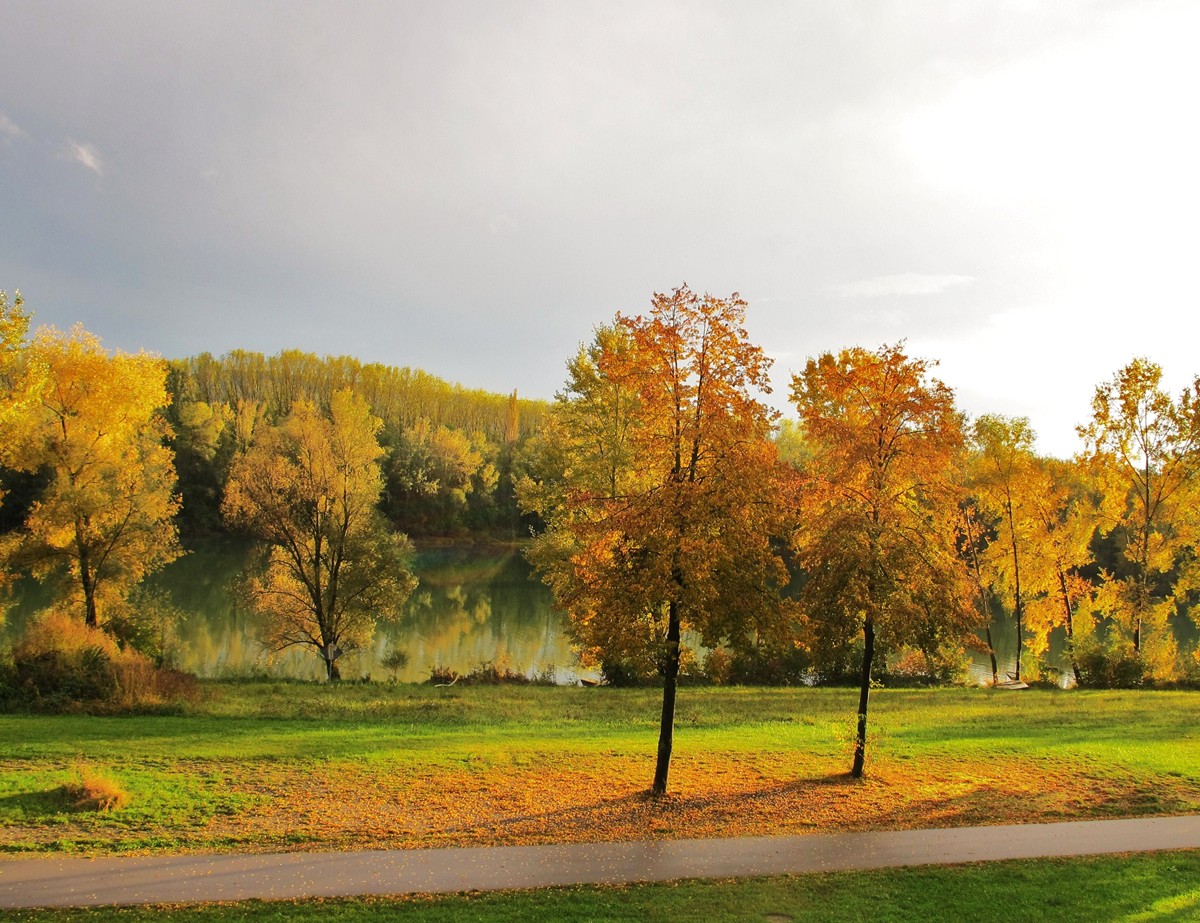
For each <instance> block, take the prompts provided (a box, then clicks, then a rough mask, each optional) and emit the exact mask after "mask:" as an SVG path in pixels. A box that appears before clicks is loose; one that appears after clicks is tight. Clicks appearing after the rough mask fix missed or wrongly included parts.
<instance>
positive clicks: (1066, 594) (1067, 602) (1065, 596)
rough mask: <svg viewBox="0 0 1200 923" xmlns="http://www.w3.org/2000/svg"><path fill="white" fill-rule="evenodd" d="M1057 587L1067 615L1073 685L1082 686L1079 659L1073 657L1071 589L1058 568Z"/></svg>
mask: <svg viewBox="0 0 1200 923" xmlns="http://www.w3.org/2000/svg"><path fill="white" fill-rule="evenodd" d="M1058 588H1059V591H1060V592H1061V593H1062V601H1063V610H1064V611H1065V612H1066V615H1067V656H1069V657H1070V658H1071V672H1072V673H1073V674H1075V686H1076V687H1079V686H1082V685H1083V683H1082V682H1081V681H1080V679H1079V661H1078V660H1077V659H1076V658H1075V613H1074V612H1073V611H1072V609H1071V591H1070V590H1069V589H1068V588H1067V575H1066V574H1065V573H1063V570H1062V568H1061V567H1060V568H1059V569H1058Z"/></svg>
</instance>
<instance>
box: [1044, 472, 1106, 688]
mask: <svg viewBox="0 0 1200 923" xmlns="http://www.w3.org/2000/svg"><path fill="white" fill-rule="evenodd" d="M1098 500H1099V498H1098V497H1097V496H1096V495H1095V494H1094V493H1093V492H1092V490H1091V489H1090V485H1089V483H1088V480H1087V478H1086V476H1085V471H1084V469H1083V468H1082V467H1081V466H1080V465H1079V464H1077V463H1076V462H1068V461H1057V460H1054V459H1039V460H1038V464H1037V475H1036V480H1035V482H1034V483H1033V484H1032V485H1031V489H1030V492H1029V507H1030V510H1031V512H1032V517H1033V528H1032V530H1031V532H1030V535H1029V538H1030V543H1031V551H1032V553H1031V554H1030V556H1029V566H1028V568H1027V570H1026V576H1027V581H1026V586H1027V587H1028V589H1029V593H1030V595H1029V599H1028V603H1027V608H1026V612H1027V614H1028V622H1029V629H1030V650H1031V651H1033V652H1034V653H1035V654H1040V653H1043V652H1045V651H1046V650H1048V648H1049V636H1050V632H1051V631H1052V630H1053V629H1055V628H1059V627H1061V628H1062V629H1063V630H1064V631H1065V633H1066V636H1067V657H1068V659H1069V660H1070V664H1071V672H1072V674H1073V675H1074V677H1075V683H1076V685H1080V684H1081V682H1082V677H1081V675H1080V671H1079V658H1078V645H1079V642H1080V640H1081V639H1088V640H1090V636H1091V633H1092V630H1093V629H1094V627H1095V626H1094V624H1093V619H1092V612H1091V608H1092V606H1091V600H1092V595H1093V587H1092V584H1091V583H1090V582H1089V581H1088V580H1087V579H1086V578H1085V577H1084V576H1083V570H1084V568H1086V567H1088V566H1089V565H1090V564H1091V563H1092V551H1091V543H1092V537H1093V535H1095V532H1096V528H1097V526H1098V525H1099V524H1100V510H1099V503H1098Z"/></svg>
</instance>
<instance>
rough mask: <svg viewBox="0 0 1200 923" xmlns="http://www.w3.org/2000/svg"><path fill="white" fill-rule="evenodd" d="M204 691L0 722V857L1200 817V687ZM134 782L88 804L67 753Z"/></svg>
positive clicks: (214, 686)
mask: <svg viewBox="0 0 1200 923" xmlns="http://www.w3.org/2000/svg"><path fill="white" fill-rule="evenodd" d="M855 703H856V692H854V691H853V690H845V689H760V688H712V687H704V688H685V689H683V690H681V693H680V698H679V707H678V711H677V731H676V749H675V759H674V762H673V764H672V776H671V783H670V786H669V791H670V793H671V794H670V796H669V797H668V798H666V799H661V800H657V801H655V800H651V799H648V798H647V797H646V796H645V794H644V792H645V790H646V789H647V788H648V787H649V782H650V778H651V775H652V771H653V754H654V748H655V743H656V737H657V716H658V705H659V693H658V692H657V691H655V690H621V689H606V688H601V689H583V688H578V687H569V688H556V687H516V686H501V687H462V686H459V687H454V688H449V689H436V688H432V687H429V686H405V685H396V686H393V685H385V684H376V685H349V684H347V685H340V686H327V685H321V684H306V683H292V682H261V683H210V684H206V685H205V695H204V697H203V699H202V700H201V701H200V702H198V703H196V704H194V705H190V706H187V707H186V708H185V710H184V712H183V713H182V714H178V715H157V716H154V715H150V716H132V717H91V716H84V715H74V716H37V715H4V716H0V740H3V742H4V743H3V749H2V750H0V850H2V851H8V852H28V851H56V850H62V851H72V852H85V853H95V852H121V851H131V850H164V849H173V850H193V849H198V850H210V849H235V848H236V849H259V850H263V849H279V848H354V847H364V846H398V847H422V846H446V845H484V844H487V843H526V842H564V841H572V840H586V839H608V840H619V839H631V838H645V837H680V836H715V835H746V834H770V833H803V832H820V831H836V830H859V829H889V828H891V829H894V828H901V827H912V826H948V825H962V824H976V823H1012V822H1021V821H1034V820H1039V821H1044V820H1060V819H1061V820H1065V819H1079V818H1088V817H1117V816H1136V815H1146V814H1162V813H1193V812H1196V811H1198V810H1200V722H1198V721H1197V705H1198V704H1200V695H1198V694H1197V693H1189V692H1091V691H1071V692H1064V691H1052V690H1027V691H1023V692H995V691H989V690H982V689H934V690H881V691H879V692H877V693H875V694H874V696H873V699H872V709H873V718H872V728H873V731H874V735H873V739H872V741H871V745H870V750H869V752H868V764H867V772H868V777H867V778H866V779H865V780H863V781H855V780H851V779H849V778H848V777H847V776H846V770H847V768H848V766H849V751H848V744H849V738H850V733H851V729H852V723H853V713H854V708H855ZM79 766H86V767H89V768H91V769H94V770H99V771H101V772H103V773H105V774H107V775H108V776H110V777H111V778H113V779H115V780H116V781H117V782H119V784H120V785H121V786H122V787H123V788H124V789H125V790H126V791H127V792H128V794H129V800H128V803H127V804H126V805H125V806H124V807H121V808H119V809H117V810H113V811H108V812H97V811H81V810H76V809H74V808H73V806H72V805H71V804H70V803H69V802H68V801H67V800H66V799H65V796H64V794H63V791H62V786H63V785H64V783H66V782H67V781H68V780H69V779H70V778H71V777H72V775H73V773H74V771H75V769H76V767H79Z"/></svg>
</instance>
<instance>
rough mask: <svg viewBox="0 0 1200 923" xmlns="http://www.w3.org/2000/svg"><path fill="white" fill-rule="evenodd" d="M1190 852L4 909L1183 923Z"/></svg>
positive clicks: (241, 916)
mask: <svg viewBox="0 0 1200 923" xmlns="http://www.w3.org/2000/svg"><path fill="white" fill-rule="evenodd" d="M1197 881H1200V851H1192V852H1174V853H1156V854H1141V855H1132V856H1107V857H1100V858H1090V859H1042V860H1025V861H1012V862H993V863H981V864H975V865H960V866H945V867H941V866H926V867H922V868H908V869H886V870H878V871H870V872H837V873H832V874H818V875H801V876H782V877H778V878H753V879H740V880H731V881H682V882H667V883H662V884H649V885H627V886H618V887H596V886H580V887H566V888H546V889H541V890H531V891H507V892H491V893H487V892H475V893H470V894H447V895H432V896H431V895H411V896H407V897H399V898H360V899H328V898H326V899H316V900H305V901H242V902H238V903H228V904H199V905H196V904H191V905H162V906H153V907H124V908H95V909H87V910H30V911H14V912H12V914H11V918H12V919H13V920H14V921H19V923H83V921H87V923H110V921H119V923H150V921H155V923H157V921H160V920H164V919H167V920H171V919H186V920H189V921H193V920H194V921H197V923H233V921H238V923H267V921H285V920H286V921H296V923H309V921H312V923H318V921H319V923H349V921H355V923H358V921H361V923H383V921H394V923H410V921H411V923H458V921H462V920H473V921H477V923H515V921H525V920H580V921H583V920H589V921H597V923H601V921H603V923H676V921H678V920H688V919H693V920H720V921H723V923H766V921H771V923H787V921H794V923H859V921H862V920H871V921H872V923H930V921H941V920H970V921H972V923H1046V921H1049V920H1087V921H1096V923H1116V921H1122V923H1184V921H1192V920H1195V919H1196V918H1197V915H1198V914H1197V911H1198V910H1200V888H1198V887H1197V884H1196V882H1197Z"/></svg>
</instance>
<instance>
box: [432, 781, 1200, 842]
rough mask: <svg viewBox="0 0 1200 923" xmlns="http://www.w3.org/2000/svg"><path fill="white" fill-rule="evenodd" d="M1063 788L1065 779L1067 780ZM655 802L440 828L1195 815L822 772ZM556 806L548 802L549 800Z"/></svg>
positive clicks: (597, 834) (455, 835)
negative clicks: (925, 786) (922, 787)
mask: <svg viewBox="0 0 1200 923" xmlns="http://www.w3.org/2000/svg"><path fill="white" fill-rule="evenodd" d="M1060 781H1061V780H1060ZM692 782H693V784H692V785H691V789H692V790H690V791H685V792H682V793H678V792H669V793H668V794H666V795H663V796H657V797H656V796H653V795H651V794H650V793H649V792H648V791H646V790H644V789H641V790H636V791H630V790H629V784H628V781H626V782H625V783H624V784H620V785H614V788H615V789H618V790H617V791H615V792H614V794H613V795H612V796H611V797H600V798H597V797H594V795H595V794H597V793H596V792H594V791H593V792H592V793H591V794H592V795H593V797H581V798H579V799H578V800H576V801H574V803H565V804H564V803H562V802H561V801H560V802H559V803H558V804H552V803H548V804H547V805H546V807H545V808H544V809H534V810H532V811H514V812H512V813H506V812H504V811H503V810H499V811H485V812H483V815H484V816H480V815H478V814H477V815H476V816H475V817H474V818H472V819H471V820H466V821H463V822H461V823H459V824H455V825H451V826H447V827H444V828H442V829H441V831H440V833H441V834H442V836H444V837H447V838H449V839H451V840H455V841H459V842H466V841H470V842H487V841H489V840H490V841H493V842H496V841H506V842H522V841H523V842H530V841H538V842H541V841H547V842H548V841H552V840H561V841H577V842H578V841H587V840H638V839H668V838H675V837H689V838H691V837H696V838H707V837H720V836H765V835H778V834H804V833H822V832H829V833H836V832H849V831H859V830H900V829H912V828H919V827H963V826H981V825H996V824H1011V823H1032V822H1049V821H1055V820H1082V819H1089V818H1092V819H1095V818H1103V817H1130V816H1139V815H1153V814H1168V813H1190V812H1191V811H1193V810H1195V806H1196V805H1195V802H1193V801H1190V800H1188V799H1187V798H1186V797H1181V796H1177V795H1173V794H1169V793H1165V792H1158V793H1155V794H1154V797H1153V798H1149V797H1147V793H1146V790H1145V788H1144V786H1138V785H1136V784H1135V783H1134V782H1133V780H1128V781H1123V782H1122V783H1120V784H1110V785H1107V786H1104V787H1099V788H1096V789H1094V790H1082V791H1081V790H1077V789H1073V790H1067V791H1054V790H1052V788H1050V787H1048V788H1047V789H1046V790H1045V791H1041V790H1038V789H1037V787H1036V786H1032V787H1031V786H1029V785H1024V786H1009V785H1007V784H1005V782H1004V781H1003V780H1002V779H996V778H980V779H978V780H972V779H970V778H965V777H958V778H954V779H951V780H949V782H948V783H947V784H946V786H945V787H943V788H940V789H938V788H936V787H935V788H933V789H932V790H928V791H921V790H920V789H919V788H918V787H917V786H916V785H915V784H909V783H908V781H907V780H906V779H905V778H904V777H901V776H895V775H890V776H889V775H887V774H884V773H880V774H879V776H873V775H871V774H868V775H867V776H866V777H865V778H863V779H854V778H852V777H851V776H850V775H849V773H844V772H842V773H829V774H816V775H810V776H806V777H801V778H797V779H794V780H790V781H780V782H774V783H769V784H764V785H750V786H746V787H740V786H739V787H733V788H724V789H720V790H714V791H712V792H707V793H706V792H697V791H695V790H694V789H695V784H694V780H692ZM548 801H549V799H548Z"/></svg>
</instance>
